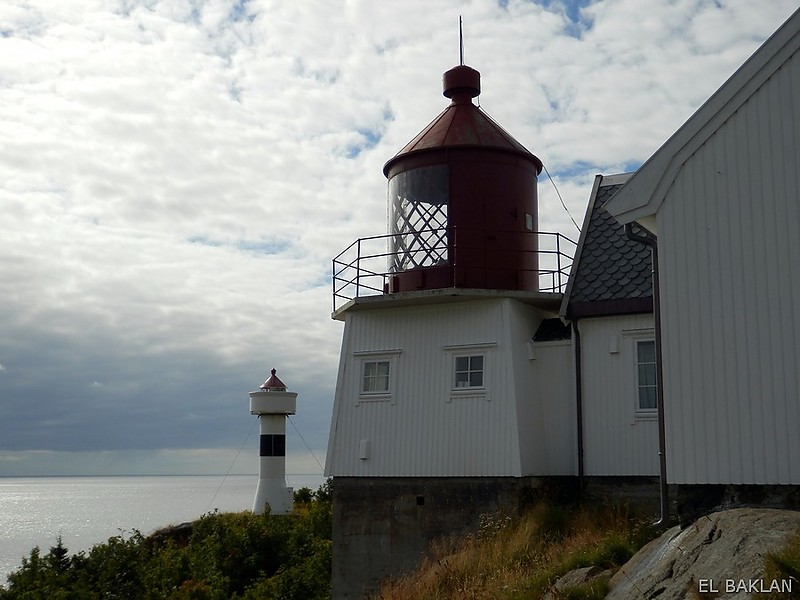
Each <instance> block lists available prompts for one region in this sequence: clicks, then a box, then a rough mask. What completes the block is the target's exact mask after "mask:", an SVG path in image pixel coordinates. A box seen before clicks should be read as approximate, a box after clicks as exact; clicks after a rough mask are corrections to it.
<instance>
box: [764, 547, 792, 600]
mask: <svg viewBox="0 0 800 600" xmlns="http://www.w3.org/2000/svg"><path fill="white" fill-rule="evenodd" d="M764 581H766V582H772V581H785V582H789V581H790V582H791V583H792V585H791V588H792V589H791V591H782V592H781V591H778V592H770V593H768V594H764V595H763V597H764V598H768V599H769V600H796V599H800V532H798V533H796V534H795V535H794V536H792V538H791V539H790V540H789V542H788V543H787V544H786V546H784V548H783V549H782V550H781V551H780V552H775V553H770V554H768V555H767V556H766V572H765V574H764ZM767 585H770V584H769V583H767Z"/></svg>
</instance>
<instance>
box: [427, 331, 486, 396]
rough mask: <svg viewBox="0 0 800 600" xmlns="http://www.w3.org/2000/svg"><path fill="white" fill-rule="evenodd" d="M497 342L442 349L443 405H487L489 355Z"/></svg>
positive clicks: (459, 345) (456, 345)
mask: <svg viewBox="0 0 800 600" xmlns="http://www.w3.org/2000/svg"><path fill="white" fill-rule="evenodd" d="M495 348H497V342H478V343H474V344H453V345H450V346H443V347H442V350H444V355H443V357H442V358H443V362H442V363H441V365H442V368H441V373H442V377H441V379H440V381H441V385H442V392H443V393H444V399H445V402H452V401H453V400H456V399H458V400H459V401H461V400H464V401H469V400H476V399H480V400H484V401H486V402H490V401H491V390H492V385H493V384H492V377H493V375H492V373H493V370H492V369H494V368H495V367H494V366H493V365H494V364H495V363H493V362H492V360H493V359H492V353H493V352H494V351H495Z"/></svg>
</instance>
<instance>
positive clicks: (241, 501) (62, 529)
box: [0, 475, 323, 585]
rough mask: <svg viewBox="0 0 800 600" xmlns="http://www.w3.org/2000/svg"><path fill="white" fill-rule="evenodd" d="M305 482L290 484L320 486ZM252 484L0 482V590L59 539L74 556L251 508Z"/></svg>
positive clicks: (244, 480)
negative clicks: (36, 551)
mask: <svg viewBox="0 0 800 600" xmlns="http://www.w3.org/2000/svg"><path fill="white" fill-rule="evenodd" d="M307 479H308V481H305V480H304V479H299V480H298V481H289V485H290V486H293V487H294V488H295V489H298V488H300V487H303V486H307V487H310V488H311V489H312V490H316V489H317V488H318V487H319V485H321V483H322V482H323V479H322V477H314V476H312V477H310V478H307ZM257 483H258V476H257V475H229V476H222V475H220V476H213V475H203V476H197V475H185V476H166V475H165V476H155V477H140V476H131V477H0V585H6V582H7V577H8V575H9V574H10V573H12V572H13V571H16V570H17V569H19V567H20V566H21V564H22V558H23V557H28V556H29V555H30V552H31V550H32V549H33V548H34V547H35V546H38V547H39V548H40V549H41V552H42V554H46V553H47V552H48V551H49V549H50V548H51V547H53V546H55V545H56V542H57V540H58V538H59V537H60V538H61V541H62V543H63V544H64V546H65V547H66V548H67V550H68V551H69V553H70V554H76V553H78V552H80V551H88V550H90V549H91V548H92V546H94V545H95V544H99V543H101V542H105V541H106V540H107V539H108V538H110V537H113V536H118V535H122V536H129V535H131V534H132V533H133V532H134V531H139V532H141V533H142V534H144V535H147V534H149V533H152V532H153V531H155V530H157V529H160V528H162V527H165V526H167V525H176V524H179V523H185V522H187V521H192V520H195V519H198V518H200V517H201V516H203V515H204V514H208V513H211V512H214V511H219V512H239V511H243V510H250V509H251V508H252V505H253V498H254V496H255V491H256V485H257Z"/></svg>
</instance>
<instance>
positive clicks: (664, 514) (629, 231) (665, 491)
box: [625, 223, 669, 527]
mask: <svg viewBox="0 0 800 600" xmlns="http://www.w3.org/2000/svg"><path fill="white" fill-rule="evenodd" d="M625 235H627V236H628V239H630V240H633V241H634V242H639V243H641V244H645V245H646V246H648V247H649V248H650V255H651V259H652V264H653V271H652V275H653V316H654V318H655V334H656V340H655V343H656V397H657V401H658V407H657V408H658V472H659V477H658V479H659V495H660V498H661V518H660V519H659V520H658V521H656V522H655V523H653V526H654V527H666V525H667V522H668V521H669V488H668V486H667V436H666V431H665V427H664V376H663V373H662V372H663V369H662V356H663V355H662V354H661V301H660V299H659V295H660V294H659V285H658V243H657V240H656V238H655V237H654V236H652V235H638V234H636V233H634V232H633V225H632V224H631V223H626V224H625Z"/></svg>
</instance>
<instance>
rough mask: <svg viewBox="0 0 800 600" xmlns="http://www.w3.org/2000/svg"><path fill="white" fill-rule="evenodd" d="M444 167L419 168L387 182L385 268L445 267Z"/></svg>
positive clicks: (445, 203)
mask: <svg viewBox="0 0 800 600" xmlns="http://www.w3.org/2000/svg"><path fill="white" fill-rule="evenodd" d="M448 180H449V177H448V169H447V165H434V166H430V167H421V168H418V169H411V170H408V171H403V172H401V173H398V174H397V175H395V176H394V177H392V178H391V179H390V180H389V233H390V234H391V235H390V237H389V240H390V241H389V244H390V247H389V255H390V264H389V269H390V271H392V272H398V271H405V270H408V269H415V268H419V267H431V266H437V265H442V264H447V262H448V260H449V258H448V249H447V204H448V196H449V181H448Z"/></svg>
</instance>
